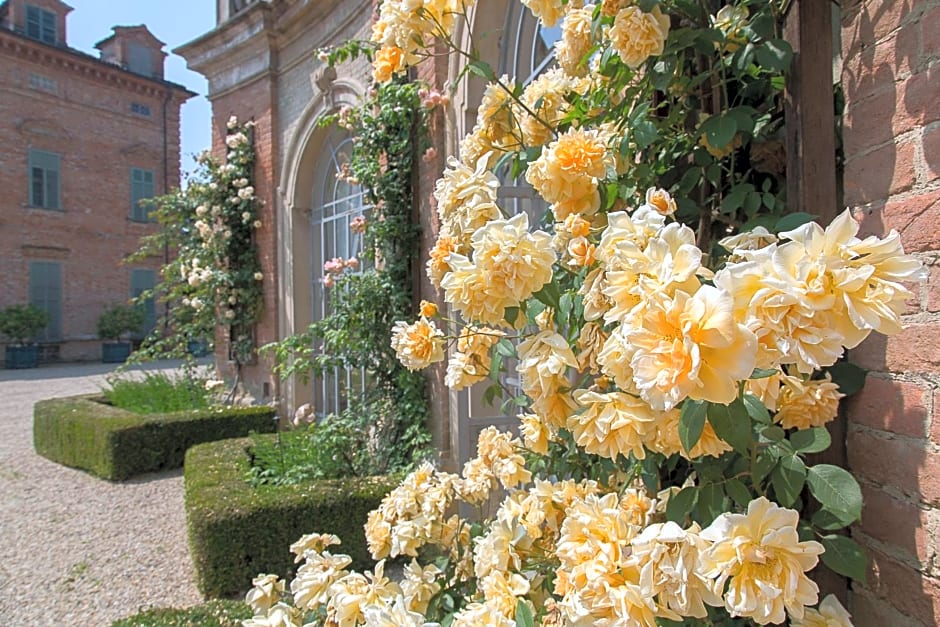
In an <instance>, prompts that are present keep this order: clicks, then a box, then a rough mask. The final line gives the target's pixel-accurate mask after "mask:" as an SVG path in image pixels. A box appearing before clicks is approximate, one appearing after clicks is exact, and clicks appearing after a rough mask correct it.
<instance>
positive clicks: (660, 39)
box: [607, 6, 669, 70]
mask: <svg viewBox="0 0 940 627" xmlns="http://www.w3.org/2000/svg"><path fill="white" fill-rule="evenodd" d="M668 35H669V16H668V15H663V13H662V11H660V10H659V7H656V8H654V9H653V11H652V12H650V13H644V12H643V11H642V10H641V9H640V8H639V7H636V6H628V7H626V8H624V9H621V10H620V11H618V12H617V15H616V16H615V17H614V25H613V27H611V29H610V31H609V32H608V33H607V36H608V37H609V38H610V41H611V45H612V46H613V48H614V50H615V51H616V52H617V54H618V55H619V56H620V58H621V59H622V60H623V62H624V63H626V64H627V66H628V67H629V68H631V69H634V70H635V69H637V68H638V67H640V66H641V65H642V64H643V63H644V62H645V61H646V60H647V59H649V58H650V57H652V56H658V55H661V54H662V53H663V49H664V47H665V43H666V37H667V36H668Z"/></svg>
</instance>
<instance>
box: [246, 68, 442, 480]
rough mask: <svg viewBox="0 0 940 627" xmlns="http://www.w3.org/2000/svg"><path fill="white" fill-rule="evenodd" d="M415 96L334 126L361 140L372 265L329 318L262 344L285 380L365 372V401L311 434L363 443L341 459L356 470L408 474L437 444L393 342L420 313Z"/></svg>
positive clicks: (345, 289) (348, 115)
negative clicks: (415, 278)
mask: <svg viewBox="0 0 940 627" xmlns="http://www.w3.org/2000/svg"><path fill="white" fill-rule="evenodd" d="M418 91H419V88H418V86H417V85H414V84H399V83H390V84H388V85H384V86H382V87H380V88H379V89H378V90H377V91H376V94H375V96H374V98H371V99H369V100H367V101H365V102H364V103H363V104H362V105H361V106H359V107H358V108H356V109H355V110H351V111H344V112H343V114H342V115H337V116H334V117H332V118H330V119H329V120H327V122H326V123H335V122H339V123H341V124H343V125H344V126H346V127H347V128H349V130H350V131H351V132H352V133H353V134H354V135H355V137H356V142H355V145H354V148H353V153H352V158H351V162H350V164H349V167H350V170H351V172H352V175H353V177H354V179H355V180H357V181H358V182H359V183H360V184H361V185H362V186H363V189H364V190H365V194H366V200H367V202H368V204H370V205H371V206H372V207H373V209H372V211H371V214H370V217H369V220H368V222H367V223H366V225H365V231H364V236H365V237H364V239H365V244H364V247H363V251H362V256H363V258H364V260H365V261H366V262H367V265H368V269H365V270H363V271H362V272H359V273H344V274H341V275H340V276H339V277H338V278H337V279H336V282H335V284H334V285H333V287H332V288H330V292H329V314H328V315H327V316H326V317H325V318H323V319H322V320H319V321H317V322H314V323H313V324H312V325H310V327H309V328H308V329H307V330H306V331H305V332H304V333H301V334H299V335H296V336H293V337H288V338H286V339H284V340H282V341H280V342H277V343H274V344H270V345H268V346H266V347H264V350H266V351H269V352H270V353H271V354H272V355H273V356H274V359H275V366H274V370H275V372H276V373H278V374H279V375H280V376H281V377H282V378H287V377H290V376H294V375H296V376H298V377H299V378H300V379H301V380H303V381H305V382H306V381H308V380H309V378H310V376H311V375H312V376H315V377H316V376H321V375H323V374H324V373H328V372H330V371H332V369H334V368H336V367H340V368H365V370H366V372H367V373H368V378H369V385H368V388H369V391H368V392H367V393H366V396H365V397H363V398H361V399H358V398H348V399H346V400H347V402H348V403H349V407H348V408H347V409H346V410H344V411H343V412H341V413H340V414H339V415H334V416H329V417H327V418H326V419H325V420H324V423H325V424H324V425H323V426H322V427H321V428H319V429H315V430H314V433H317V434H323V433H327V434H330V436H329V438H330V440H331V441H333V442H345V441H351V442H354V443H355V444H356V448H355V449H354V450H353V451H346V452H345V453H343V455H344V456H346V457H348V456H355V457H356V458H357V459H349V460H348V468H349V472H352V473H354V474H362V473H366V474H372V473H376V472H382V473H384V472H389V471H394V470H403V469H405V468H408V467H409V466H410V465H411V464H412V463H413V462H414V460H415V459H417V458H420V457H421V456H423V455H424V454H425V452H426V448H427V444H428V443H429V442H430V435H429V434H428V432H427V428H426V424H427V421H428V418H429V409H428V400H427V393H426V390H425V388H426V382H425V379H424V377H423V376H422V375H421V374H420V373H415V372H410V371H409V370H407V369H406V368H405V367H404V366H402V365H401V364H400V363H399V362H398V360H397V359H396V357H395V351H394V350H392V348H391V346H390V343H389V338H390V337H391V332H392V326H393V325H394V323H395V321H396V320H401V319H403V318H407V317H410V316H411V315H413V310H414V304H413V300H412V296H413V295H412V290H411V286H412V267H413V265H414V263H415V253H416V251H417V250H418V245H419V241H420V240H419V235H420V231H419V228H418V226H417V225H416V224H414V222H413V221H412V206H413V194H414V190H413V185H412V183H413V181H412V179H413V174H412V173H413V171H414V160H415V155H416V154H417V153H418V152H419V151H420V148H421V141H422V140H421V137H422V134H423V128H424V124H425V121H424V116H425V109H424V107H423V106H422V104H421V99H420V97H419V95H418ZM340 434H343V435H342V436H341V437H340ZM324 437H325V436H324ZM338 437H339V438H340V439H338V440H337V439H335V438H338ZM342 438H346V439H347V440H344V439H342ZM300 463H302V464H304V463H305V462H300Z"/></svg>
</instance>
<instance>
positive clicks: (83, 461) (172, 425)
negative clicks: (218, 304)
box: [33, 394, 277, 481]
mask: <svg viewBox="0 0 940 627" xmlns="http://www.w3.org/2000/svg"><path fill="white" fill-rule="evenodd" d="M103 400H104V397H102V396H101V395H100V394H97V395H96V394H88V395H84V396H70V397H64V398H54V399H49V400H45V401H39V402H38V403H36V405H35V407H34V409H33V445H34V446H35V448H36V452H37V453H39V454H40V455H42V456H43V457H45V458H47V459H50V460H52V461H54V462H57V463H59V464H63V465H65V466H71V467H73V468H81V469H82V470H87V471H89V472H91V473H92V474H94V475H97V476H99V477H101V478H103V479H109V480H111V481H121V480H124V479H127V478H129V477H133V476H134V475H139V474H142V473H145V472H154V471H157V470H165V469H169V468H179V467H180V466H182V465H183V459H184V456H185V455H186V449H188V448H189V447H191V446H193V445H194V444H200V443H202V442H211V441H214V440H222V439H226V438H235V437H242V436H245V435H248V434H249V433H251V432H253V431H254V432H271V431H274V430H275V429H276V428H277V425H276V423H275V420H274V418H275V416H276V411H275V409H274V408H272V407H221V408H216V409H200V410H196V411H184V412H176V413H172V414H153V415H147V416H142V415H139V414H134V413H131V412H128V411H124V410H123V409H118V408H117V407H113V406H111V405H108V404H107V403H104V402H102V401H103Z"/></svg>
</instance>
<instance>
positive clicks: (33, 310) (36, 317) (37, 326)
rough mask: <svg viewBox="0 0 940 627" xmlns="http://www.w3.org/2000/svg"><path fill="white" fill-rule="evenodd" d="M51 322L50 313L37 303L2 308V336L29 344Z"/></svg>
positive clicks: (0, 328) (0, 326) (15, 342)
mask: <svg viewBox="0 0 940 627" xmlns="http://www.w3.org/2000/svg"><path fill="white" fill-rule="evenodd" d="M47 324H49V314H47V313H46V312H45V311H43V310H42V309H40V308H39V307H37V306H36V305H33V304H29V305H10V306H9V307H6V308H4V309H2V310H0V336H3V337H5V338H7V339H9V340H10V341H12V342H13V343H14V344H28V343H29V342H31V341H32V340H34V339H35V338H36V335H38V334H39V332H40V331H42V329H43V327H44V326H46V325H47Z"/></svg>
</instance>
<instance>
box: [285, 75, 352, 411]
mask: <svg viewBox="0 0 940 627" xmlns="http://www.w3.org/2000/svg"><path fill="white" fill-rule="evenodd" d="M327 87H328V89H327V90H317V96H316V97H315V98H314V99H313V100H312V101H311V103H310V104H309V105H308V106H307V108H306V109H305V110H304V112H303V114H302V115H301V116H300V117H299V118H298V120H297V123H296V126H295V131H294V132H293V133H292V134H291V135H290V137H289V139H288V141H287V144H286V149H285V151H284V159H283V167H282V168H281V180H280V181H279V188H278V191H279V193H278V200H279V202H280V204H281V211H279V212H278V213H279V219H278V242H280V245H279V246H278V255H279V259H278V267H279V268H280V271H279V274H280V276H278V287H279V293H280V296H279V298H278V318H279V325H278V328H279V329H280V330H281V337H282V338H283V337H288V336H290V335H294V334H297V333H301V332H303V331H304V330H306V328H307V326H308V325H309V324H310V323H311V322H312V311H311V305H312V293H311V286H312V282H313V274H312V268H311V263H312V257H311V250H310V242H311V237H312V233H311V227H310V211H311V207H312V202H313V198H312V195H313V188H314V178H315V175H316V173H317V163H318V160H319V157H320V156H321V153H322V148H323V145H324V142H325V141H326V139H327V137H328V136H329V129H328V128H325V127H322V126H321V121H322V120H323V119H324V118H325V117H326V116H328V115H331V114H333V113H336V112H337V111H338V110H340V109H341V108H342V107H344V106H350V107H352V106H356V105H357V104H359V101H360V99H361V97H362V94H363V93H365V88H364V86H363V85H362V84H360V83H359V82H358V81H355V80H352V79H349V78H345V77H343V78H338V79H336V80H333V81H330V82H329V85H327ZM312 390H313V387H312V384H307V385H302V384H301V383H300V381H299V380H290V381H287V382H285V383H284V385H283V386H282V388H281V396H282V401H281V402H282V404H283V406H284V407H285V409H286V410H287V411H288V412H293V411H294V410H295V409H296V408H297V407H298V406H300V405H302V404H303V403H307V402H310V401H311V399H312Z"/></svg>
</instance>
